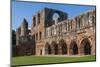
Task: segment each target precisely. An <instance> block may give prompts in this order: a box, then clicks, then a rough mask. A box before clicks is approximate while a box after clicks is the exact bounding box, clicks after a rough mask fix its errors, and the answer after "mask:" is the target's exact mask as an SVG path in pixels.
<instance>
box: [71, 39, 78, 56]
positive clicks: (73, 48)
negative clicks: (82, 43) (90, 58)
mask: <svg viewBox="0 0 100 67" xmlns="http://www.w3.org/2000/svg"><path fill="white" fill-rule="evenodd" d="M70 54H72V55H77V54H78V46H77V44H76V42H75V41H72V42H71V44H70Z"/></svg>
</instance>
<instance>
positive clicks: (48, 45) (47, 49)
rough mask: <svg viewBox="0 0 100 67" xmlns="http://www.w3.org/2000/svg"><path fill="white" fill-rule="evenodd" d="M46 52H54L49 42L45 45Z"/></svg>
mask: <svg viewBox="0 0 100 67" xmlns="http://www.w3.org/2000/svg"><path fill="white" fill-rule="evenodd" d="M45 54H48V55H49V54H52V51H51V46H50V44H49V43H46V45H45Z"/></svg>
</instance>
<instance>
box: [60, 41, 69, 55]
mask: <svg viewBox="0 0 100 67" xmlns="http://www.w3.org/2000/svg"><path fill="white" fill-rule="evenodd" d="M59 46H60V48H61V49H60V51H61V54H62V55H65V54H67V44H66V42H65V41H64V40H63V39H61V40H60V41H59Z"/></svg>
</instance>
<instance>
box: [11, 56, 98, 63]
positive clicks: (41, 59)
mask: <svg viewBox="0 0 100 67" xmlns="http://www.w3.org/2000/svg"><path fill="white" fill-rule="evenodd" d="M95 60H96V58H95V56H82V57H67V56H64V57H60V56H56V57H55V56H23V57H13V58H12V65H29V64H35V65H36V64H54V63H69V62H84V61H95Z"/></svg>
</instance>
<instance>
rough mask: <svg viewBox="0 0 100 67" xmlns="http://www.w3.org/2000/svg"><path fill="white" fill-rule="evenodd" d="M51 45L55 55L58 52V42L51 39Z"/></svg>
mask: <svg viewBox="0 0 100 67" xmlns="http://www.w3.org/2000/svg"><path fill="white" fill-rule="evenodd" d="M51 45H52V48H53V54H55V55H57V54H58V44H57V43H56V42H55V41H53V42H52V44H51Z"/></svg>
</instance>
